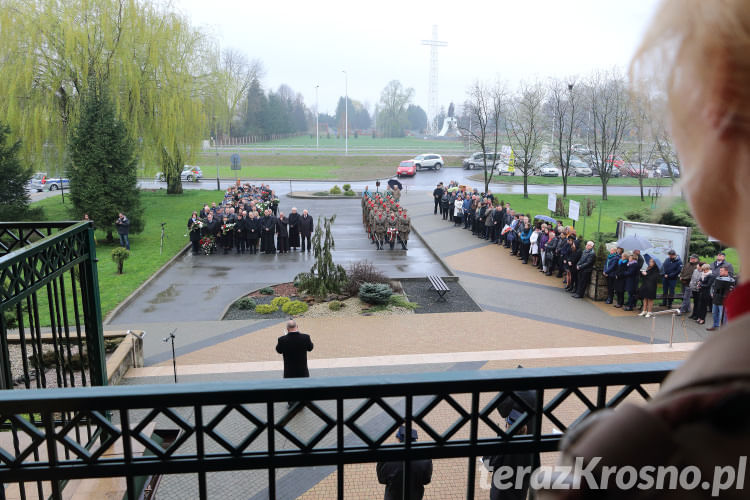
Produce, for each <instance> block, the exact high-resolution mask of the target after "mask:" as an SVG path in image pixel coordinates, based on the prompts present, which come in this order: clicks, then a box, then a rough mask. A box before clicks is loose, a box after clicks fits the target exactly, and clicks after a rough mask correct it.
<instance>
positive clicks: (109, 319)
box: [102, 243, 191, 325]
mask: <svg viewBox="0 0 750 500" xmlns="http://www.w3.org/2000/svg"><path fill="white" fill-rule="evenodd" d="M190 247H191V244H190V243H188V244H187V245H185V248H183V249H182V250H180V251H179V252H177V253H176V254H175V255H174V256H173V257H172V258H171V259H169V260H168V261H167V262H165V263H164V264H163V265H162V266H161V267H160V268H159V269H157V270H156V272H155V273H154V274H152V275H151V276H149V278H148V279H147V280H146V281H144V282H143V283H141V285H140V286H139V287H138V288H136V289H135V290H133V292H132V293H131V294H130V295H128V296H127V297H125V299H124V300H123V301H122V302H120V303H119V304H117V307H115V308H114V309H112V310H111V311H110V312H109V314H107V316H106V317H105V318H104V321H102V324H103V325H109V324H110V323H112V320H113V319H115V318H116V317H117V315H118V314H120V311H121V310H122V309H124V308H125V307H126V306H128V305H130V303H131V302H133V301H134V300H135V299H136V298H138V296H139V295H140V294H141V293H142V292H143V290H144V289H145V288H146V287H147V286H148V285H150V284H151V282H152V281H154V280H155V279H156V278H158V277H159V276H161V274H162V273H163V272H164V271H166V270H167V268H168V267H170V266H171V265H172V264H173V263H174V261H176V260H177V259H178V258H180V257H182V256H183V255H184V254H185V253H186V252H187V251H188V250H189V249H190Z"/></svg>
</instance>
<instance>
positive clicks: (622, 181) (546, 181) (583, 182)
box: [471, 172, 672, 189]
mask: <svg viewBox="0 0 750 500" xmlns="http://www.w3.org/2000/svg"><path fill="white" fill-rule="evenodd" d="M471 179H472V180H475V181H479V182H484V174H483V173H481V172H480V173H478V174H476V175H472V176H471ZM491 183H492V184H523V175H520V174H518V173H517V174H516V175H514V176H507V175H504V176H500V177H498V176H497V175H493V176H492V181H491ZM529 184H543V185H557V186H562V177H541V176H535V175H530V176H529ZM568 185H569V186H601V185H602V182H601V180H600V179H599V177H568ZM638 185H639V184H638V179H635V178H633V177H616V178H612V179H610V180H609V182H608V183H607V186H638ZM657 185H658V186H661V187H662V188H664V189H668V188H669V187H671V186H672V179H643V186H644V187H653V186H657Z"/></svg>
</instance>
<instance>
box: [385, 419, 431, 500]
mask: <svg viewBox="0 0 750 500" xmlns="http://www.w3.org/2000/svg"><path fill="white" fill-rule="evenodd" d="M396 438H397V439H398V440H399V442H401V443H403V442H404V439H405V438H406V429H405V428H404V426H403V425H402V426H401V427H399V429H398V432H397V433H396ZM410 440H411V441H416V440H417V431H416V430H414V429H412V430H411V439H410ZM409 466H410V468H409V476H410V477H409V494H408V495H406V497H404V496H403V494H402V491H403V487H404V463H403V462H378V465H377V466H376V471H377V474H378V482H380V484H384V485H385V496H384V498H385V500H401V499H402V498H408V499H410V500H422V498H424V485H425V484H429V483H430V481H432V460H430V459H429V458H426V459H423V460H412V461H411V462H410V463H409Z"/></svg>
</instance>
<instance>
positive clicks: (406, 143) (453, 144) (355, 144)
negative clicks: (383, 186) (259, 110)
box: [238, 134, 464, 153]
mask: <svg viewBox="0 0 750 500" xmlns="http://www.w3.org/2000/svg"><path fill="white" fill-rule="evenodd" d="M256 146H261V147H264V146H292V147H305V148H314V147H315V146H316V144H315V134H313V135H312V137H311V136H310V135H309V134H308V135H299V136H297V137H289V138H286V139H277V140H275V141H265V142H256V143H253V144H249V145H243V146H238V147H247V148H253V147H256ZM319 146H320V147H321V148H342V149H343V148H344V147H345V141H344V138H343V137H341V138H339V139H337V138H336V137H335V136H331V137H330V138H328V137H326V136H325V135H322V136H321V137H320V140H319ZM373 148H374V149H381V150H388V149H415V150H417V151H420V152H422V153H439V152H441V151H463V150H464V143H463V141H462V140H453V139H451V140H449V139H445V140H436V139H423V138H420V137H391V138H381V137H378V138H375V139H373V138H372V136H369V135H360V136H359V137H357V138H356V139H355V138H354V135H353V134H351V135H349V150H357V149H373Z"/></svg>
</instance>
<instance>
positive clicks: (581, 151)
mask: <svg viewBox="0 0 750 500" xmlns="http://www.w3.org/2000/svg"><path fill="white" fill-rule="evenodd" d="M570 150H571V151H572V152H573V153H575V154H577V155H582V156H588V155H590V154H591V150H590V149H589V147H588V146H586V145H585V144H573V145H572V146H570Z"/></svg>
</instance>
